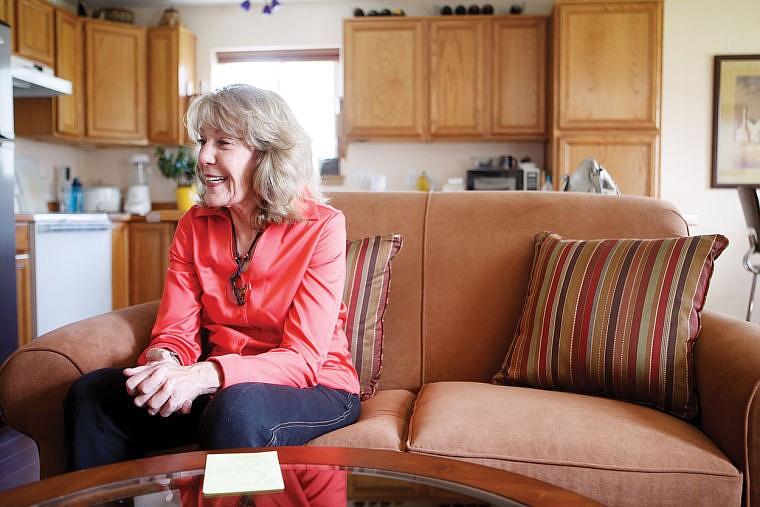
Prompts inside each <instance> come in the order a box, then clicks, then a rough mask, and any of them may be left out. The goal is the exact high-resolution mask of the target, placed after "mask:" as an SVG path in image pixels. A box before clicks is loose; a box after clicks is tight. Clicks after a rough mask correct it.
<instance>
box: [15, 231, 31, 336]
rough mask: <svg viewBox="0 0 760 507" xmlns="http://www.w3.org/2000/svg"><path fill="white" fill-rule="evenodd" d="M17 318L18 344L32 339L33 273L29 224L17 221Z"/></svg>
mask: <svg viewBox="0 0 760 507" xmlns="http://www.w3.org/2000/svg"><path fill="white" fill-rule="evenodd" d="M15 236H16V318H17V321H18V346H19V347H21V346H22V345H25V344H27V343H29V342H31V341H32V275H31V259H30V258H29V224H28V223H27V222H16V232H15Z"/></svg>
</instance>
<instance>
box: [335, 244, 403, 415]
mask: <svg viewBox="0 0 760 507" xmlns="http://www.w3.org/2000/svg"><path fill="white" fill-rule="evenodd" d="M401 243H402V241H401V235H399V234H388V235H385V236H372V237H367V238H362V239H358V240H356V241H347V242H346V286H345V288H344V289H343V302H344V303H345V304H346V307H347V312H346V335H347V337H348V339H349V342H350V343H351V356H352V358H353V361H354V367H355V368H356V371H357V373H358V374H359V383H360V385H361V393H360V396H361V399H362V400H366V399H369V398H371V397H372V396H373V395H374V394H375V389H376V386H377V382H378V379H379V378H380V367H381V365H382V358H383V315H384V314H385V309H386V307H387V306H388V289H389V288H390V282H391V261H392V260H393V258H394V257H396V254H397V253H398V251H399V249H400V248H401Z"/></svg>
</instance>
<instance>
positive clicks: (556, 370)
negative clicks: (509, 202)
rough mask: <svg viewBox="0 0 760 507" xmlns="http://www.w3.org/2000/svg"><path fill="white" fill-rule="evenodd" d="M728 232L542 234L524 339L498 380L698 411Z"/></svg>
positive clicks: (518, 334) (520, 330)
mask: <svg viewBox="0 0 760 507" xmlns="http://www.w3.org/2000/svg"><path fill="white" fill-rule="evenodd" d="M727 244H728V240H727V239H726V238H725V237H724V236H721V235H709V236H691V237H688V236H687V237H677V238H665V239H648V240H642V239H606V240H593V241H586V240H583V241H582V240H568V239H563V238H561V237H560V236H558V235H557V234H553V233H542V234H539V235H537V236H536V241H535V245H534V258H533V268H532V272H531V281H530V284H529V286H528V294H527V298H526V300H525V304H524V306H523V312H522V315H521V318H520V321H519V323H518V326H517V329H516V331H515V338H514V340H513V342H512V344H511V347H510V350H509V352H508V354H507V357H506V359H505V361H504V363H503V366H502V368H501V370H500V371H499V372H498V373H497V374H496V375H495V376H494V379H493V380H494V382H496V383H501V384H505V383H506V384H524V385H530V386H534V387H543V388H549V389H561V390H567V391H573V392H579V393H589V394H604V395H608V396H612V397H614V398H619V399H624V400H629V401H635V402H639V403H646V404H651V405H654V406H656V407H658V408H660V409H662V410H665V411H666V412H669V413H671V414H674V415H677V416H679V417H684V418H689V417H693V416H694V415H696V412H697V397H696V393H695V382H694V371H693V364H692V356H693V346H694V340H695V338H696V337H697V333H698V332H699V327H700V316H701V311H702V307H703V305H704V301H705V297H706V295H707V288H708V285H709V281H710V277H711V275H712V271H713V263H714V261H715V259H716V258H717V257H718V255H719V254H720V253H721V252H722V251H723V249H724V248H725V247H726V245H727Z"/></svg>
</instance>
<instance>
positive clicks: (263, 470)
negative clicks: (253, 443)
mask: <svg viewBox="0 0 760 507" xmlns="http://www.w3.org/2000/svg"><path fill="white" fill-rule="evenodd" d="M284 489H285V485H284V484H283V482H282V471H281V470H280V460H279V459H278V457H277V451H265V452H247V453H230V454H208V455H206V470H205V476H204V479H203V494H204V495H231V494H247V493H269V492H274V491H282V490H284Z"/></svg>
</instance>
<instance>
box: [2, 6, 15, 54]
mask: <svg viewBox="0 0 760 507" xmlns="http://www.w3.org/2000/svg"><path fill="white" fill-rule="evenodd" d="M15 7H16V0H0V21H4V22H5V23H6V24H8V25H11V26H13V24H14V23H15V22H16V21H15V20H14V13H15V12H16V9H15ZM12 46H13V50H14V51H15V42H14V43H13V44H12Z"/></svg>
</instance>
